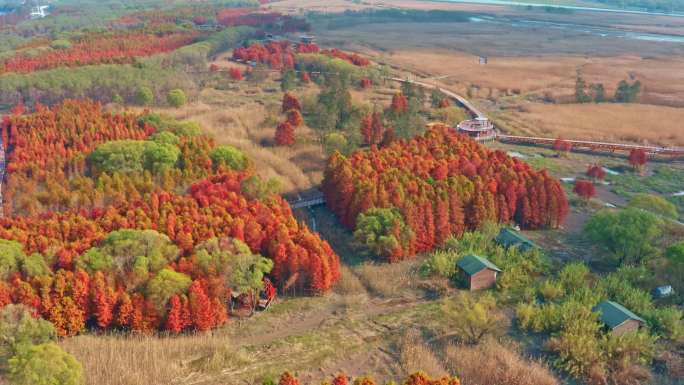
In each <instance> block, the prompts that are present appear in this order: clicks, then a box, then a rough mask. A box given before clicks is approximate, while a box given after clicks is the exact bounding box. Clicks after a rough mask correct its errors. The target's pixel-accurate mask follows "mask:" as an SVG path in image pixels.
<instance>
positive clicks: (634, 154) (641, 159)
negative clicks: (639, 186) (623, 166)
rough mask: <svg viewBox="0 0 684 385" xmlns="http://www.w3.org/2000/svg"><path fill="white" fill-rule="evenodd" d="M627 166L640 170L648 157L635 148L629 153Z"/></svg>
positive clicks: (644, 152) (642, 151)
mask: <svg viewBox="0 0 684 385" xmlns="http://www.w3.org/2000/svg"><path fill="white" fill-rule="evenodd" d="M628 160H629V164H630V165H631V166H632V167H633V168H634V169H635V170H638V169H640V168H642V167H643V166H644V165H645V164H646V162H648V155H647V154H646V151H644V150H642V149H640V148H636V149H634V150H632V151H630V152H629V157H628Z"/></svg>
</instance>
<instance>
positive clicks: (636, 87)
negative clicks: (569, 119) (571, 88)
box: [575, 75, 641, 103]
mask: <svg viewBox="0 0 684 385" xmlns="http://www.w3.org/2000/svg"><path fill="white" fill-rule="evenodd" d="M640 92H641V82H640V81H639V80H636V81H634V82H632V83H631V84H630V83H629V82H628V81H627V80H620V83H618V86H617V89H616V90H615V94H614V95H613V97H612V98H609V97H608V96H606V89H605V87H604V86H603V83H592V84H589V85H587V82H586V81H585V80H584V78H582V76H580V75H578V76H577V80H576V81H575V101H576V102H577V103H592V102H593V103H605V102H610V101H612V102H614V103H634V102H635V101H636V100H637V97H638V96H639V93H640Z"/></svg>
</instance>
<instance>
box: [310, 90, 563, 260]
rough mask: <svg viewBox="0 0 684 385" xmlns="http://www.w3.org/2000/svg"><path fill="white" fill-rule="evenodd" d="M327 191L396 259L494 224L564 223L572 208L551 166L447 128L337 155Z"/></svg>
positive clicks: (361, 231) (373, 243)
mask: <svg viewBox="0 0 684 385" xmlns="http://www.w3.org/2000/svg"><path fill="white" fill-rule="evenodd" d="M395 102H396V103H399V98H395ZM323 191H324V193H325V195H326V198H327V204H328V207H330V209H331V210H332V211H333V212H335V213H336V214H337V215H338V216H339V217H340V220H341V221H342V223H343V224H344V225H345V226H347V227H349V228H351V229H355V230H356V234H355V235H356V236H357V238H359V239H360V241H361V242H362V243H365V244H366V245H368V246H369V247H370V248H371V249H372V250H373V251H374V252H375V253H376V254H378V255H380V256H381V257H383V258H386V259H388V260H390V261H397V260H401V259H404V258H407V257H410V256H412V255H414V254H416V253H420V252H424V251H429V250H432V249H434V248H435V246H438V245H441V244H442V243H443V242H444V241H445V240H446V239H447V238H448V237H449V236H451V235H452V234H455V235H460V234H462V233H463V232H464V231H465V230H472V229H478V228H480V227H481V226H482V225H483V224H484V223H485V222H488V221H496V222H499V223H508V222H510V221H515V222H516V223H518V224H519V225H520V226H521V227H523V228H527V229H540V228H548V227H551V228H554V227H558V226H559V225H561V224H562V223H563V221H564V219H565V217H566V215H567V214H568V211H569V210H568V202H567V198H566V196H565V192H564V190H563V189H562V187H561V186H560V183H559V182H558V180H556V179H554V178H552V177H551V176H550V175H549V174H548V173H547V172H546V171H545V170H542V171H535V170H533V169H532V168H531V167H530V166H529V165H528V164H526V163H524V162H522V161H520V160H518V159H514V158H511V157H509V156H507V155H506V154H505V153H503V152H501V151H492V150H489V149H487V148H486V147H484V146H482V145H480V144H478V143H476V142H475V141H473V140H471V139H469V138H468V137H466V136H463V135H460V134H456V132H455V131H453V129H450V128H447V127H446V126H443V125H435V126H433V127H432V128H431V129H429V130H428V131H427V132H426V133H425V134H424V135H423V136H418V137H416V138H414V139H411V140H399V141H395V142H392V143H391V144H389V145H388V146H386V147H383V148H381V149H378V148H376V147H372V148H371V150H370V151H357V152H355V153H353V154H352V155H351V156H350V157H349V158H346V157H344V156H342V155H341V154H339V153H335V154H333V155H332V156H331V157H330V160H329V161H328V166H327V168H326V171H325V179H324V181H323Z"/></svg>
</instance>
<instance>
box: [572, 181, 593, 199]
mask: <svg viewBox="0 0 684 385" xmlns="http://www.w3.org/2000/svg"><path fill="white" fill-rule="evenodd" d="M572 191H573V192H574V193H575V194H577V195H578V196H579V197H580V198H582V199H584V200H585V201H588V200H589V199H591V198H593V197H595V196H596V188H595V187H594V184H593V183H592V182H591V181H588V180H578V181H576V182H575V187H574V188H573V189H572Z"/></svg>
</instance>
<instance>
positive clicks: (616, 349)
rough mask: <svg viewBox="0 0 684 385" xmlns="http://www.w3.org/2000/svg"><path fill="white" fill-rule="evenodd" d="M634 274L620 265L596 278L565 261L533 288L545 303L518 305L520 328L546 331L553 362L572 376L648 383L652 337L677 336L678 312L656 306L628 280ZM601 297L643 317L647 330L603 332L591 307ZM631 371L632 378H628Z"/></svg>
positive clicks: (679, 325)
mask: <svg viewBox="0 0 684 385" xmlns="http://www.w3.org/2000/svg"><path fill="white" fill-rule="evenodd" d="M628 270H629V271H628ZM636 275H638V271H637V270H636V269H634V268H630V269H625V268H622V269H620V270H619V271H618V272H616V273H613V274H609V275H607V276H605V277H601V278H600V279H596V277H594V276H592V274H591V273H590V272H589V270H588V269H587V267H586V266H584V265H582V264H579V263H575V264H571V265H566V267H565V268H563V270H561V272H559V274H558V278H557V279H549V280H547V281H546V282H544V283H542V284H540V285H539V287H538V292H537V293H538V294H539V296H540V299H543V302H541V303H520V304H518V306H517V309H516V314H517V323H518V327H519V328H520V329H523V330H529V331H532V332H535V333H541V332H545V333H550V334H551V338H549V339H548V340H547V342H546V348H547V349H548V351H549V352H551V353H552V354H553V355H554V356H555V361H554V364H555V365H556V366H557V367H558V368H560V369H562V370H564V371H565V372H567V373H569V374H570V375H572V376H573V377H576V378H582V379H585V380H586V381H587V382H589V383H604V384H605V383H609V384H647V383H649V381H650V374H649V372H648V371H647V370H645V369H644V367H643V366H644V365H649V364H650V362H651V360H652V359H653V357H654V354H655V341H656V339H657V338H659V337H663V338H667V339H670V340H675V341H676V339H677V338H680V336H681V331H682V313H681V311H679V310H677V309H675V308H656V307H655V306H654V305H653V303H652V300H651V297H650V295H649V294H648V292H645V291H643V290H640V289H638V288H636V287H634V286H633V285H632V284H631V283H630V282H629V281H628V280H627V279H628V277H631V278H634V277H636ZM604 299H610V300H613V301H615V302H618V303H620V304H622V305H623V306H625V307H626V308H627V309H630V310H631V311H633V312H635V313H636V314H639V315H640V316H641V317H643V318H645V319H646V320H647V324H648V329H642V330H641V331H638V332H631V333H625V334H623V335H614V334H612V333H606V332H605V330H606V328H605V326H604V325H603V324H602V323H601V322H600V321H599V317H598V313H597V312H594V311H593V309H594V307H595V306H596V304H598V303H599V302H600V301H601V300H604ZM629 373H634V374H635V376H636V377H634V378H631V380H630V377H629V375H628V374H629ZM624 381H627V382H624ZM629 381H632V382H629Z"/></svg>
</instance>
